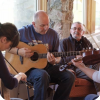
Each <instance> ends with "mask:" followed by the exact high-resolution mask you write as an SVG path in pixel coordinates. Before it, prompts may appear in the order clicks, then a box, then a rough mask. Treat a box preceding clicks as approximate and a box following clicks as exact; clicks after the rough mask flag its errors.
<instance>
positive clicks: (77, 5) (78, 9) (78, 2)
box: [73, 0, 83, 23]
mask: <svg viewBox="0 0 100 100" xmlns="http://www.w3.org/2000/svg"><path fill="white" fill-rule="evenodd" d="M73 14H74V19H73V22H76V21H79V22H81V23H83V0H74V2H73Z"/></svg>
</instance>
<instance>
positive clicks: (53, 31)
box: [48, 28, 57, 34]
mask: <svg viewBox="0 0 100 100" xmlns="http://www.w3.org/2000/svg"><path fill="white" fill-rule="evenodd" d="M48 32H50V33H51V32H52V33H56V34H57V31H56V30H54V29H52V28H49V30H48Z"/></svg>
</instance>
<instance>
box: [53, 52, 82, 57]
mask: <svg viewBox="0 0 100 100" xmlns="http://www.w3.org/2000/svg"><path fill="white" fill-rule="evenodd" d="M52 54H53V55H54V56H55V57H66V56H75V55H81V54H82V51H69V52H52Z"/></svg>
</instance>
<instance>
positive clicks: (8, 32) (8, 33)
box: [0, 23, 19, 49]
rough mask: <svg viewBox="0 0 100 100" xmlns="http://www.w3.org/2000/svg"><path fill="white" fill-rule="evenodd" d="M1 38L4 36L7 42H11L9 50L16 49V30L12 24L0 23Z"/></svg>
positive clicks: (17, 41)
mask: <svg viewBox="0 0 100 100" xmlns="http://www.w3.org/2000/svg"><path fill="white" fill-rule="evenodd" d="M2 36H5V37H6V38H7V40H8V41H11V42H12V46H11V48H12V47H16V46H17V45H18V43H19V33H18V30H17V28H16V26H15V25H14V24H12V23H3V24H1V23H0V37H2ZM11 48H10V49H11Z"/></svg>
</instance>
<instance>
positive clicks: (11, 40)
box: [0, 23, 26, 89]
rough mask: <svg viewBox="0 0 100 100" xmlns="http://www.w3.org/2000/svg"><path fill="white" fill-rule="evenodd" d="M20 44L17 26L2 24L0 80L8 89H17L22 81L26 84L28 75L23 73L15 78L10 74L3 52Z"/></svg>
mask: <svg viewBox="0 0 100 100" xmlns="http://www.w3.org/2000/svg"><path fill="white" fill-rule="evenodd" d="M18 43H19V33H18V31H17V28H16V26H15V25H13V24H11V23H4V24H1V23H0V66H1V67H0V78H1V80H2V82H3V83H4V85H5V87H7V88H8V89H13V88H15V87H17V85H18V82H19V81H20V80H22V81H25V82H26V75H25V74H24V73H22V72H20V73H18V74H16V75H15V76H14V77H13V76H12V75H11V74H10V73H9V71H8V68H7V66H6V64H5V61H4V57H3V55H2V52H1V51H4V50H6V49H9V50H10V49H11V48H12V47H16V46H17V45H18Z"/></svg>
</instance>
